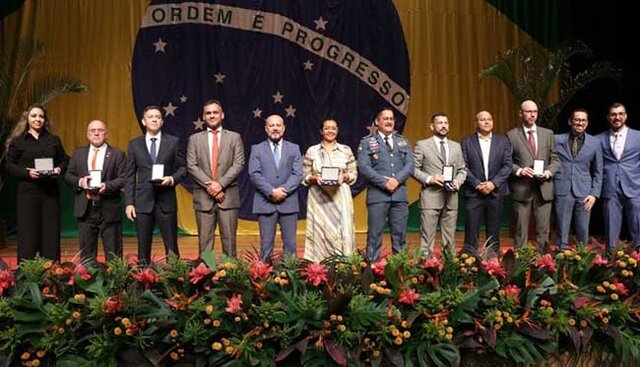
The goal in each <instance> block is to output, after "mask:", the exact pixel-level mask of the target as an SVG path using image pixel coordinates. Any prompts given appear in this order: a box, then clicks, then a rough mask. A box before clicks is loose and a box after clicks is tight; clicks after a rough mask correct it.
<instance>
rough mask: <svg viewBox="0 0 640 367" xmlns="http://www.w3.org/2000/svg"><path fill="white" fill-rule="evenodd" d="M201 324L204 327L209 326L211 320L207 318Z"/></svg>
mask: <svg viewBox="0 0 640 367" xmlns="http://www.w3.org/2000/svg"><path fill="white" fill-rule="evenodd" d="M202 322H204V324H205V325H209V324H210V323H211V319H210V318H208V317H207V318H206V319H204V320H202Z"/></svg>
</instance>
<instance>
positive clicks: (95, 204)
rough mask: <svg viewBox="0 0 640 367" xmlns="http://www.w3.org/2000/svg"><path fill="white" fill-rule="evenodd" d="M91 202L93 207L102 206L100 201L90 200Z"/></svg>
mask: <svg viewBox="0 0 640 367" xmlns="http://www.w3.org/2000/svg"><path fill="white" fill-rule="evenodd" d="M90 201H91V206H93V207H96V206H100V201H99V200H90Z"/></svg>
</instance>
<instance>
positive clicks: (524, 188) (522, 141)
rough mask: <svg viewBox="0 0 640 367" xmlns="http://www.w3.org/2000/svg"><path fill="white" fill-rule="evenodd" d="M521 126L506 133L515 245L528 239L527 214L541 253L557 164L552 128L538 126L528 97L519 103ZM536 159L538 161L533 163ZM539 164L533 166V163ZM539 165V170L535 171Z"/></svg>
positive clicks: (547, 233) (548, 219)
mask: <svg viewBox="0 0 640 367" xmlns="http://www.w3.org/2000/svg"><path fill="white" fill-rule="evenodd" d="M519 116H520V121H521V123H522V124H521V125H520V126H518V127H515V128H513V129H511V130H510V131H509V132H508V133H507V137H508V138H509V141H511V147H512V148H513V157H512V158H513V169H512V170H511V180H510V182H509V187H510V189H511V194H512V196H513V206H514V209H515V212H516V222H515V226H516V228H515V232H516V234H515V244H516V247H523V246H525V245H526V244H527V241H528V231H529V216H530V215H531V211H532V210H533V215H534V216H535V220H536V243H537V246H538V250H539V251H540V252H542V251H545V249H546V246H547V243H548V241H549V225H550V222H551V207H552V202H553V180H552V177H553V175H554V174H555V173H556V171H557V170H558V167H560V159H559V158H558V153H557V152H556V141H555V138H554V134H553V131H552V130H549V129H545V128H543V127H540V126H537V125H536V121H537V119H538V106H537V105H536V103H535V102H533V101H531V100H526V101H524V102H522V104H520V112H519ZM536 161H537V162H536ZM536 163H537V164H538V166H537V167H534V164H536ZM534 168H539V170H540V171H539V172H536V171H534Z"/></svg>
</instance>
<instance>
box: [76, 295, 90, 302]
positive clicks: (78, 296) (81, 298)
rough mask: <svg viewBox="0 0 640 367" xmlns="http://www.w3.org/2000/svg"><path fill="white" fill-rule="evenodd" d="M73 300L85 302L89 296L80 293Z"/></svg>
mask: <svg viewBox="0 0 640 367" xmlns="http://www.w3.org/2000/svg"><path fill="white" fill-rule="evenodd" d="M73 299H75V300H76V301H78V302H84V301H85V300H86V299H87V296H85V295H84V294H83V293H78V294H76V295H74V296H73Z"/></svg>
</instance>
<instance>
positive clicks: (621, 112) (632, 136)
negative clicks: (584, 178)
mask: <svg viewBox="0 0 640 367" xmlns="http://www.w3.org/2000/svg"><path fill="white" fill-rule="evenodd" d="M607 120H608V121H609V126H610V127H611V129H609V130H608V131H605V132H603V133H602V134H600V135H598V137H599V138H600V144H601V147H602V157H603V161H604V173H603V179H602V199H603V200H602V203H603V207H604V224H605V242H606V243H607V249H608V250H609V251H613V250H614V248H615V246H616V245H617V244H618V242H619V240H620V229H621V227H622V220H623V215H622V214H623V212H624V217H626V218H627V222H628V226H629V232H630V233H631V239H632V241H633V246H634V247H635V248H636V249H637V248H638V247H640V131H638V130H634V129H630V128H629V127H627V125H626V123H627V109H626V108H625V107H624V105H623V104H622V103H614V104H612V105H611V107H609V113H608V115H607Z"/></svg>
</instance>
